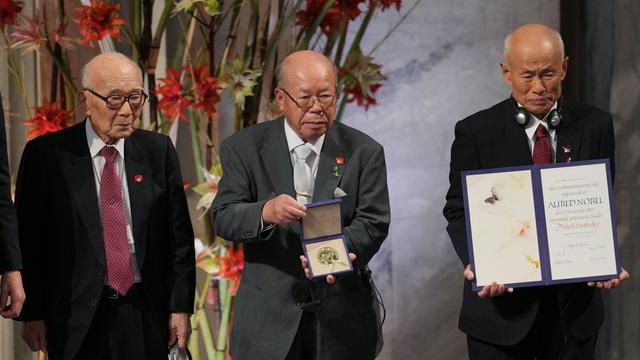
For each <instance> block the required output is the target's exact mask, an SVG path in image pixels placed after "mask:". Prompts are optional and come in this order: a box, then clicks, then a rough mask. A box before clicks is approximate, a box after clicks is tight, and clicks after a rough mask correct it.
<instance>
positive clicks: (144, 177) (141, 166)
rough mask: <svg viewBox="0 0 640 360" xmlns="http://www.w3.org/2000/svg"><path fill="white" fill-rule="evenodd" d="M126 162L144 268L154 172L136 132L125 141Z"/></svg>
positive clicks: (136, 238) (135, 234)
mask: <svg viewBox="0 0 640 360" xmlns="http://www.w3.org/2000/svg"><path fill="white" fill-rule="evenodd" d="M124 164H125V169H126V171H127V187H128V188H129V206H130V208H131V227H132V229H131V231H132V232H133V239H134V241H135V247H136V259H137V260H138V268H139V269H142V267H143V265H144V258H145V253H146V245H147V244H146V241H147V225H148V224H149V219H148V217H149V207H150V205H151V204H150V201H151V184H152V180H153V173H152V171H151V168H150V167H149V166H148V164H149V162H148V160H147V157H146V155H145V153H144V151H143V147H142V145H141V144H140V143H139V139H138V138H137V137H136V136H135V132H134V133H133V134H132V135H131V136H130V137H129V138H127V139H125V141H124Z"/></svg>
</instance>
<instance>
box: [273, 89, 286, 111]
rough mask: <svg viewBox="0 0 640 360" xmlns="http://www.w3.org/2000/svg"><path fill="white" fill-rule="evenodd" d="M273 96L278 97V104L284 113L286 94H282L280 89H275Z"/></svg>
mask: <svg viewBox="0 0 640 360" xmlns="http://www.w3.org/2000/svg"><path fill="white" fill-rule="evenodd" d="M273 94H274V95H275V96H276V103H278V108H279V109H280V112H284V101H285V99H284V97H285V95H284V93H283V92H282V90H280V88H275V90H273Z"/></svg>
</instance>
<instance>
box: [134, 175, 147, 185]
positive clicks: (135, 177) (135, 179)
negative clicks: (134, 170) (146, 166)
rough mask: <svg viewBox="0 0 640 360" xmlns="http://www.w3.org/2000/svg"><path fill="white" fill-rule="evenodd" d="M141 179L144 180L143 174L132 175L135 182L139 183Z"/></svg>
mask: <svg viewBox="0 0 640 360" xmlns="http://www.w3.org/2000/svg"><path fill="white" fill-rule="evenodd" d="M142 180H144V176H142V175H136V176H134V177H133V181H135V182H137V183H141V182H142Z"/></svg>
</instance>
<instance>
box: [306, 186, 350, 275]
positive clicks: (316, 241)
mask: <svg viewBox="0 0 640 360" xmlns="http://www.w3.org/2000/svg"><path fill="white" fill-rule="evenodd" d="M341 205H342V199H339V198H338V199H331V200H325V201H319V202H315V203H310V204H306V205H305V206H306V207H307V216H306V217H305V218H304V219H301V220H300V241H301V242H302V249H303V251H304V255H305V256H306V257H307V259H308V260H309V271H310V273H311V274H310V275H311V278H312V279H314V280H315V279H319V278H322V277H325V276H327V275H329V274H333V275H336V274H341V273H346V272H351V271H353V265H352V264H351V261H350V260H349V251H348V250H347V245H346V241H345V238H344V235H343V234H342V215H341V211H340V210H341Z"/></svg>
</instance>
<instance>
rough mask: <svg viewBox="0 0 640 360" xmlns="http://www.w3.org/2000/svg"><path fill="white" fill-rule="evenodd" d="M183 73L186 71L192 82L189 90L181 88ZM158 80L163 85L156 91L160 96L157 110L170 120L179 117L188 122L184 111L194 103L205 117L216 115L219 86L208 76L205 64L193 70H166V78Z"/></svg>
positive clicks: (189, 68) (187, 68) (216, 81)
mask: <svg viewBox="0 0 640 360" xmlns="http://www.w3.org/2000/svg"><path fill="white" fill-rule="evenodd" d="M183 71H187V73H186V77H187V78H190V79H191V80H192V82H193V85H192V86H191V88H190V89H185V88H183V86H182V72H183ZM158 80H159V81H160V82H162V83H163V84H162V85H161V86H158V88H157V89H156V92H157V93H158V95H160V96H161V99H160V100H159V101H158V110H160V111H162V112H163V113H164V115H165V116H166V117H167V118H169V119H170V120H173V119H175V118H176V117H180V119H182V120H184V121H187V122H188V121H189V119H188V118H187V116H186V115H185V113H184V109H186V108H187V107H189V106H191V105H192V104H194V103H195V106H196V108H197V109H202V110H203V111H204V112H205V113H206V114H207V116H210V117H213V116H216V115H217V114H218V109H217V105H218V103H219V102H220V94H219V93H218V91H219V90H220V85H219V84H218V80H217V79H216V78H215V77H213V76H211V75H209V66H208V65H207V64H204V65H202V66H199V67H193V68H191V67H188V66H185V67H182V68H180V69H178V70H174V69H167V77H166V78H162V79H158Z"/></svg>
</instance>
